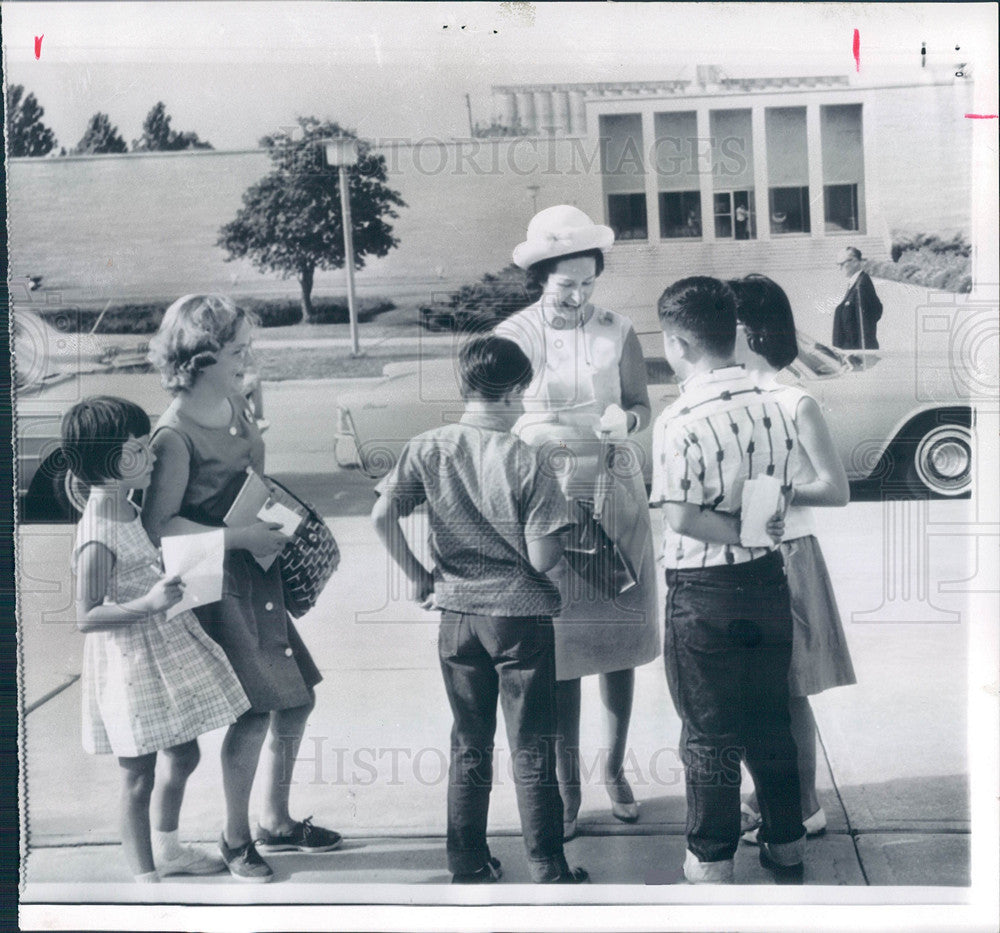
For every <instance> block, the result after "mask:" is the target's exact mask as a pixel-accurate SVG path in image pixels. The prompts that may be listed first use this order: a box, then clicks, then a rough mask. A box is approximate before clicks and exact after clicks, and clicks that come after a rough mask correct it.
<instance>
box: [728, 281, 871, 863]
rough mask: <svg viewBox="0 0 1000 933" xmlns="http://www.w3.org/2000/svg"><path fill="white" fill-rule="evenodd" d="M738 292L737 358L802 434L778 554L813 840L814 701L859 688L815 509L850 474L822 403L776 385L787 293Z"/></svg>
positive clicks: (748, 827) (742, 285)
mask: <svg viewBox="0 0 1000 933" xmlns="http://www.w3.org/2000/svg"><path fill="white" fill-rule="evenodd" d="M729 284H730V286H731V287H732V288H733V290H734V292H735V293H736V300H737V310H736V315H737V320H738V321H739V325H738V328H737V335H736V354H735V355H736V360H737V362H740V363H743V365H744V366H746V368H747V370H748V371H749V372H750V373H751V375H753V376H754V377H755V379H756V381H757V383H758V385H760V386H761V387H762V388H767V389H770V390H772V391H773V392H774V393H775V396H776V398H777V400H778V402H779V404H780V405H781V406H782V408H784V410H785V411H786V412H787V414H788V415H789V416H790V417H791V418H792V419H793V420H794V422H795V426H796V430H797V431H798V437H799V444H800V453H801V454H802V458H801V459H802V463H803V469H802V471H801V472H800V473H799V474H798V475H797V476H796V477H795V478H794V480H793V483H792V489H791V493H790V495H791V499H790V505H789V508H788V512H787V514H786V516H785V536H784V538H783V539H782V541H781V545H780V549H781V552H782V554H783V556H784V558H785V572H786V574H787V576H788V589H789V592H790V594H791V599H792V619H793V622H794V629H793V634H792V663H791V667H790V670H789V674H788V684H789V694H790V697H791V700H790V703H789V713H790V715H791V724H792V735H793V736H794V738H795V742H796V745H797V746H798V751H799V754H798V761H799V784H800V792H801V796H802V815H803V824H804V825H805V828H806V832H807V833H808V834H809V835H818V834H819V833H822V832H823V831H824V830H825V829H826V813H825V812H824V811H823V808H822V807H821V806H820V804H819V799H818V798H817V796H816V721H815V719H814V718H813V714H812V709H811V708H810V706H809V696H810V695H812V694H815V693H821V692H822V691H824V690H828V689H830V688H831V687H838V686H842V685H848V684H853V683H857V678H856V677H855V675H854V666H853V664H852V663H851V655H850V652H849V651H848V649H847V639H846V637H845V636H844V628H843V625H842V624H841V621H840V613H839V612H838V610H837V600H836V596H835V595H834V592H833V586H832V584H831V582H830V575H829V573H828V572H827V569H826V563H825V562H824V560H823V552H822V551H821V550H820V546H819V542H818V541H817V540H816V536H815V522H814V519H813V516H812V509H811V507H812V506H844V505H847V502H848V499H849V498H850V492H849V488H848V485H847V474H846V472H845V471H844V466H843V464H842V463H841V462H840V457H839V456H838V454H837V451H836V448H835V447H834V445H833V440H832V438H831V437H830V432H829V429H828V428H827V426H826V422H825V421H824V420H823V415H822V413H821V412H820V409H819V405H818V404H817V403H816V400H815V399H813V398H812V396H810V395H809V394H808V393H806V392H805V391H803V390H802V389H800V388H798V387H796V386H792V385H786V384H784V383H782V382H779V381H778V379H777V375H778V372H779V371H780V370H781V369H783V368H784V367H785V366H787V365H788V364H789V363H791V362H792V360H794V359H795V357H796V356H797V355H798V345H797V342H796V339H795V320H794V318H793V317H792V308H791V305H790V304H789V301H788V297H787V296H786V295H785V292H784V291H783V290H782V288H781V287H780V286H779V285H777V284H776V283H775V282H773V281H772V280H771V279H769V278H767V277H766V276H763V275H748V276H746V277H745V278H742V279H738V280H736V281H732V282H730V283H729ZM759 824H760V814H759V812H758V810H757V800H756V796H755V795H754V796H751V798H750V799H749V800H748V801H747V802H745V803H744V804H743V829H744V835H743V839H744V841H745V842H749V843H753V844H756V841H757V827H758V826H759Z"/></svg>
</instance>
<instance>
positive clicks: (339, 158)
mask: <svg viewBox="0 0 1000 933" xmlns="http://www.w3.org/2000/svg"><path fill="white" fill-rule="evenodd" d="M320 142H322V144H323V147H324V149H325V151H326V164H327V165H329V166H330V167H331V168H333V167H336V168H337V171H338V177H339V179H340V214H341V220H342V222H343V225H344V268H345V269H346V270H347V316H348V320H349V321H350V325H351V353H352V355H354V356H360V355H361V344H360V342H359V340H358V311H357V308H356V307H355V304H354V229H353V225H352V223H351V199H350V196H349V189H348V182H347V170H348V169H349V168H351V167H352V166H354V165H357V164H358V141H357V140H356V139H353V138H352V137H350V136H335V137H333V138H332V139H323V140H320Z"/></svg>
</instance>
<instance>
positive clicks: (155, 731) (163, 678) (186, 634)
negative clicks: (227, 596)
mask: <svg viewBox="0 0 1000 933" xmlns="http://www.w3.org/2000/svg"><path fill="white" fill-rule="evenodd" d="M88 542H98V543H100V544H103V545H104V546H105V547H106V548H107V549H108V550H109V551H111V552H112V553H113V554H114V555H115V564H114V569H113V571H112V574H111V580H110V581H109V584H108V592H107V597H108V598H109V599H110V600H112V601H113V602H116V603H127V602H130V601H131V600H133V599H137V598H138V597H140V596H142V595H144V594H145V593H148V592H149V590H150V588H151V587H152V586H153V584H154V583H156V581H157V580H158V579H159V578H160V577H161V576H162V572H161V570H160V569H159V567H160V556H159V552H158V551H157V549H156V548H155V547H153V543H152V541H150V540H149V536H148V535H147V534H146V532H145V530H144V529H143V527H142V522H141V521H140V520H139V516H138V514H136V516H135V518H133V519H132V520H131V521H127V522H116V521H110V520H108V519H106V518H102V517H101V516H100V515H98V514H97V509H96V508H95V501H94V500H93V499H91V500H89V501H88V502H87V505H86V507H85V509H84V511H83V515H82V517H81V519H80V524H79V526H78V528H77V537H76V547H75V549H74V551H73V571H74V573H75V572H76V565H77V561H78V558H79V555H80V551H81V550H82V549H83V547H84V546H85V545H87V544H88ZM81 680H82V708H83V709H82V711H83V747H84V749H85V750H86V751H88V752H90V753H91V754H97V755H107V754H114V755H118V756H122V757H127V758H134V757H137V756H139V755H148V754H150V753H151V752H156V751H159V750H160V749H164V748H170V747H172V746H174V745H180V744H182V743H184V742H187V741H190V740H191V739H194V738H196V737H197V736H199V735H201V734H202V733H205V732H211V731H212V730H213V729H218V728H220V727H221V726H228V725H229V724H230V723H232V722H235V721H236V719H237V717H239V716H240V715H241V714H242V713H244V712H246V711H247V710H248V709H249V708H250V701H249V700H248V699H247V697H246V694H245V693H244V692H243V688H242V687H241V686H240V682H239V680H238V679H237V677H236V674H235V673H234V672H233V669H232V667H231V666H230V664H229V661H227V660H226V655H225V653H224V652H223V650H222V648H220V647H219V646H218V645H217V644H216V643H215V642H214V641H212V639H211V638H209V637H208V635H206V634H205V632H204V630H203V629H202V627H201V623H200V622H199V621H198V619H197V618H196V617H195V616H194V614H193V613H191V612H187V611H185V612H180V613H178V614H177V615H175V616H174V617H173V618H172V619H167V617H166V613H164V612H160V613H157V614H155V615H153V616H150V617H149V619H148V621H137V622H134V623H123V624H120V625H118V626H117V627H116V628H114V629H113V630H110V631H102V632H89V633H88V634H87V637H86V640H85V641H84V646H83V672H82V677H81Z"/></svg>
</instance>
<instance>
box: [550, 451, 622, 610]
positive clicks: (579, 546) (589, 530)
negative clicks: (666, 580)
mask: <svg viewBox="0 0 1000 933" xmlns="http://www.w3.org/2000/svg"><path fill="white" fill-rule="evenodd" d="M613 452H614V451H613V448H612V446H611V444H610V442H609V436H608V434H607V432H605V433H603V434H602V435H601V450H600V456H599V458H598V470H599V472H598V474H597V481H596V483H595V487H594V499H593V501H590V500H589V499H574V500H573V503H574V505H575V507H576V513H577V517H576V522H575V523H574V524H573V526H572V527H571V529H570V532H569V536H568V541H567V543H566V546H565V548H564V549H563V554H564V555H565V557H566V561H567V563H568V564H569V566H570V568H571V569H572V570H573V572H574V573H576V575H577V576H579V577H580V578H581V579H583V580H584V581H585V582H586V583H587V584H588V586H590V587H591V589H593V590H594V591H595V592H596V593H597V594H598V595H600V596H601V597H602V598H603V599H614V598H615V597H616V596H621V595H622V594H623V593H627V592H628V591H629V590H630V589H632V588H633V587H634V586H636V585H637V584H638V582H639V578H638V575H637V574H636V572H635V568H634V567H633V566H632V562H631V561H630V560H629V559H628V557H627V556H626V554H625V553H624V552H623V551H622V549H621V548H620V547H619V546H618V545H617V544H616V543H615V541H614V540H613V539H612V538H611V536H610V535H609V534H608V533H607V531H606V530H605V528H604V524H603V521H602V519H603V516H604V506H605V505H606V504H607V499H608V494H609V493H610V491H611V485H612V480H611V471H610V462H609V461H610V458H611V456H612V455H613Z"/></svg>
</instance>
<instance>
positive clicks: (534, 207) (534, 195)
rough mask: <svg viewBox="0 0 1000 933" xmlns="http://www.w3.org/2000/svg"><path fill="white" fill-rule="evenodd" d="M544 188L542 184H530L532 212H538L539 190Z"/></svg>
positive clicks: (529, 192)
mask: <svg viewBox="0 0 1000 933" xmlns="http://www.w3.org/2000/svg"><path fill="white" fill-rule="evenodd" d="M541 190H542V186H541V185H528V194H530V195H531V213H532V215H534V214H537V213H538V192H539V191H541Z"/></svg>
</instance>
